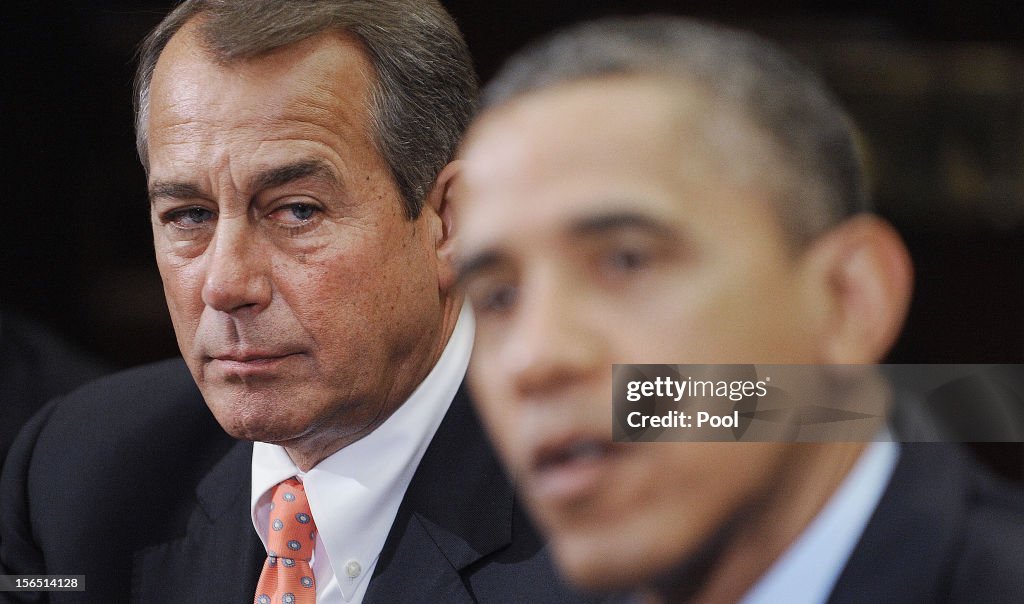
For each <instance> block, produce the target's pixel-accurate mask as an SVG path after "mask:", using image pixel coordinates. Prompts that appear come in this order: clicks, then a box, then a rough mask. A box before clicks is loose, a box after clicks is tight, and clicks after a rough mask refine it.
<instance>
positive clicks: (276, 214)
mask: <svg viewBox="0 0 1024 604" xmlns="http://www.w3.org/2000/svg"><path fill="white" fill-rule="evenodd" d="M318 211H319V210H318V209H317V207H316V206H314V205H313V204H309V203H292V204H288V205H286V206H281V207H279V208H278V209H276V210H274V211H273V212H272V213H271V215H270V216H271V217H272V218H273V219H274V220H277V221H278V222H281V223H283V224H286V225H297V224H302V223H305V222H309V221H310V220H312V219H313V217H314V216H315V215H316V213H317V212H318Z"/></svg>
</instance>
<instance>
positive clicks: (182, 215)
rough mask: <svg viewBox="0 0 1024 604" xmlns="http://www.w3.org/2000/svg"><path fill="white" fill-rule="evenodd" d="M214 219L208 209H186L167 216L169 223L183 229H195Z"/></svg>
mask: <svg viewBox="0 0 1024 604" xmlns="http://www.w3.org/2000/svg"><path fill="white" fill-rule="evenodd" d="M213 218H214V213H213V212H211V211H210V210H207V209H206V208H185V209H183V210H175V211H173V212H171V213H169V214H168V215H167V221H168V222H172V223H174V225H175V226H177V227H180V228H183V229H193V228H196V227H197V226H198V225H201V224H203V223H205V222H209V221H210V220H212V219H213Z"/></svg>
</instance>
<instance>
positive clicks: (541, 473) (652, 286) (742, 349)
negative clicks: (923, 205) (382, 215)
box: [456, 79, 820, 588]
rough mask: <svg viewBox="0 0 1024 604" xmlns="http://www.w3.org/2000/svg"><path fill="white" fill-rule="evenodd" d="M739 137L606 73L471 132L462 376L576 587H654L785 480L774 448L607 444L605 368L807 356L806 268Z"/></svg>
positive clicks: (729, 119)
mask: <svg viewBox="0 0 1024 604" xmlns="http://www.w3.org/2000/svg"><path fill="white" fill-rule="evenodd" d="M753 132H754V130H753V129H752V128H751V127H750V126H749V125H747V124H746V123H745V122H743V121H740V120H739V118H738V117H737V116H735V115H733V114H731V113H727V112H726V110H725V109H722V108H719V107H716V106H715V104H714V103H712V102H710V101H709V100H708V99H707V98H705V96H704V95H703V94H701V93H700V92H699V91H697V90H693V89H689V88H687V87H681V86H673V87H671V88H670V87H669V86H668V85H665V84H660V83H658V82H655V81H651V80H638V79H606V80H595V81H588V82H582V83H576V84H570V85H565V86H561V87H556V88H553V89H549V90H547V91H542V92H539V93H534V94H531V95H528V96H526V97H524V98H521V99H519V100H515V101H513V102H512V103H511V104H510V105H507V106H505V107H503V108H500V109H498V110H496V111H492V112H491V113H490V114H489V115H487V116H485V117H484V118H483V119H482V121H481V122H479V123H478V124H477V125H476V126H475V127H474V128H473V130H472V131H471V134H470V135H469V138H468V140H467V144H466V146H465V148H464V153H463V159H464V160H465V161H464V164H463V166H462V167H463V171H462V172H461V178H460V181H459V182H458V183H457V185H456V187H457V188H456V199H457V200H459V201H458V203H459V206H458V212H457V223H458V225H459V227H458V228H459V233H460V235H459V237H460V245H461V249H460V253H459V257H460V266H461V270H462V278H463V279H464V283H465V286H466V293H467V296H468V297H469V299H470V301H471V302H472V305H473V308H474V310H475V314H476V319H477V339H476V344H475V349H474V355H473V360H472V365H471V385H472V387H473V389H474V392H475V394H476V396H477V399H478V400H477V402H478V404H479V408H480V410H481V412H482V415H483V417H484V419H485V422H486V424H487V427H488V429H489V431H490V433H491V435H492V436H493V437H494V439H495V441H496V442H497V444H498V447H499V450H500V452H501V453H502V455H503V457H504V459H505V461H506V463H507V464H508V466H509V468H510V470H511V472H512V474H513V475H514V476H515V477H516V479H517V480H518V481H519V483H520V485H521V487H522V488H523V491H524V493H525V497H526V500H527V502H528V504H530V506H531V508H532V510H533V512H534V514H535V517H536V518H537V520H538V522H539V523H540V525H541V526H542V528H543V529H545V531H546V533H547V534H548V536H549V537H550V538H551V543H552V546H553V549H554V553H555V555H556V558H557V560H558V562H559V564H560V566H561V568H562V569H563V571H565V572H566V573H567V574H568V576H569V577H570V578H571V579H573V580H574V581H576V582H577V583H579V584H581V585H584V586H587V587H592V588H608V587H624V586H628V585H635V584H638V583H643V582H644V581H649V580H652V579H653V578H656V577H658V576H659V575H660V574H661V573H665V572H666V571H668V570H669V569H671V568H675V567H676V566H677V565H679V564H680V563H682V562H683V561H684V560H686V559H687V558H688V557H689V556H691V555H693V554H695V553H696V552H697V551H698V550H699V548H700V547H701V546H703V545H705V544H706V543H707V542H708V541H709V540H711V539H712V538H714V537H715V536H716V534H717V532H718V531H719V530H721V529H723V528H724V527H725V526H733V525H734V523H735V522H736V521H737V520H738V519H739V520H742V519H743V518H744V515H745V514H747V513H751V514H752V513H753V510H755V509H757V508H758V507H761V506H763V505H768V503H769V502H770V501H771V500H772V499H773V498H774V497H779V496H781V494H782V493H785V491H786V489H787V488H789V487H791V486H792V484H791V483H790V482H789V480H790V476H789V474H788V472H789V471H790V468H793V467H795V465H797V462H798V460H797V459H796V458H795V457H794V456H797V457H799V455H800V450H799V449H794V448H793V447H792V446H790V445H786V444H778V443H754V444H746V443H743V444H736V443H711V444H690V443H642V444H629V445H614V444H613V443H611V441H610V439H611V424H612V422H611V390H612V371H611V366H612V364H613V363H810V362H814V361H815V360H817V359H818V358H819V357H818V350H817V348H818V342H817V339H816V337H815V334H814V333H813V331H812V328H810V327H808V325H809V324H813V323H814V321H809V320H808V319H809V318H811V314H812V313H816V312H820V308H818V306H817V304H818V303H817V302H815V301H814V300H815V298H814V296H813V295H812V294H813V292H814V291H815V290H814V289H813V287H811V282H812V279H811V278H810V276H809V275H810V274H812V273H813V270H812V268H811V267H808V266H805V264H806V263H805V262H804V260H803V259H802V258H803V256H802V255H801V254H800V253H799V252H798V251H796V250H794V249H792V247H791V246H790V245H789V243H788V241H787V238H786V236H785V235H784V233H783V232H782V230H781V228H780V225H779V221H778V220H777V219H776V216H775V214H774V213H773V209H772V206H771V205H770V204H769V195H770V192H771V187H770V186H769V184H768V183H767V180H766V179H764V178H760V179H759V178H758V174H760V172H759V169H755V168H756V167H757V165H758V164H757V163H756V162H757V160H756V159H754V158H756V157H759V156H760V157H763V156H764V155H763V152H764V151H765V149H767V148H768V145H767V144H766V143H764V142H763V141H760V140H759V139H758V138H757V137H756V136H754V135H753V134H752V133H753ZM752 166H753V167H754V168H752Z"/></svg>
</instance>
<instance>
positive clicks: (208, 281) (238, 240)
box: [202, 217, 272, 313]
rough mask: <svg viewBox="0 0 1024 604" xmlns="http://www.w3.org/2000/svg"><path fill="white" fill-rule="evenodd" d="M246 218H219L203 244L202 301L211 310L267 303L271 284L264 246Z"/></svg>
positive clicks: (248, 307) (254, 308) (253, 306)
mask: <svg viewBox="0 0 1024 604" xmlns="http://www.w3.org/2000/svg"><path fill="white" fill-rule="evenodd" d="M263 248H264V246H262V245H261V244H260V239H259V233H258V232H257V231H256V229H255V228H254V227H253V226H252V225H250V224H249V223H248V221H247V220H246V219H245V218H241V217H240V218H233V219H224V220H221V221H220V222H218V224H217V228H216V231H215V232H214V236H213V239H212V240H211V241H210V244H209V246H208V247H207V248H206V256H207V258H206V274H205V279H204V280H203V291H202V297H203V303H205V304H206V305H207V306H209V307H210V308H213V309H214V310H219V311H223V312H228V313H231V312H236V311H238V310H241V309H253V310H256V311H259V310H262V309H263V308H265V307H266V306H268V305H269V304H270V298H271V294H272V287H271V282H270V275H269V263H270V260H269V258H268V254H267V250H265V249H263Z"/></svg>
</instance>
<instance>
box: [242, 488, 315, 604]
mask: <svg viewBox="0 0 1024 604" xmlns="http://www.w3.org/2000/svg"><path fill="white" fill-rule="evenodd" d="M268 533H269V534H268V535H267V561H266V563H265V564H264V565H263V572H262V573H261V574H260V582H259V584H258V585H257V586H256V598H255V600H254V601H255V603H256V604H315V602H316V582H315V581H314V580H313V569H312V567H310V565H309V561H310V559H312V557H313V546H314V545H316V525H315V524H313V516H312V515H311V514H310V512H309V502H308V501H306V491H305V489H303V487H302V483H301V482H299V481H298V480H296V479H294V478H289V479H288V480H285V481H284V482H281V483H279V484H278V485H277V486H276V487H274V493H273V497H272V499H271V503H270V530H269V531H268Z"/></svg>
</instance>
